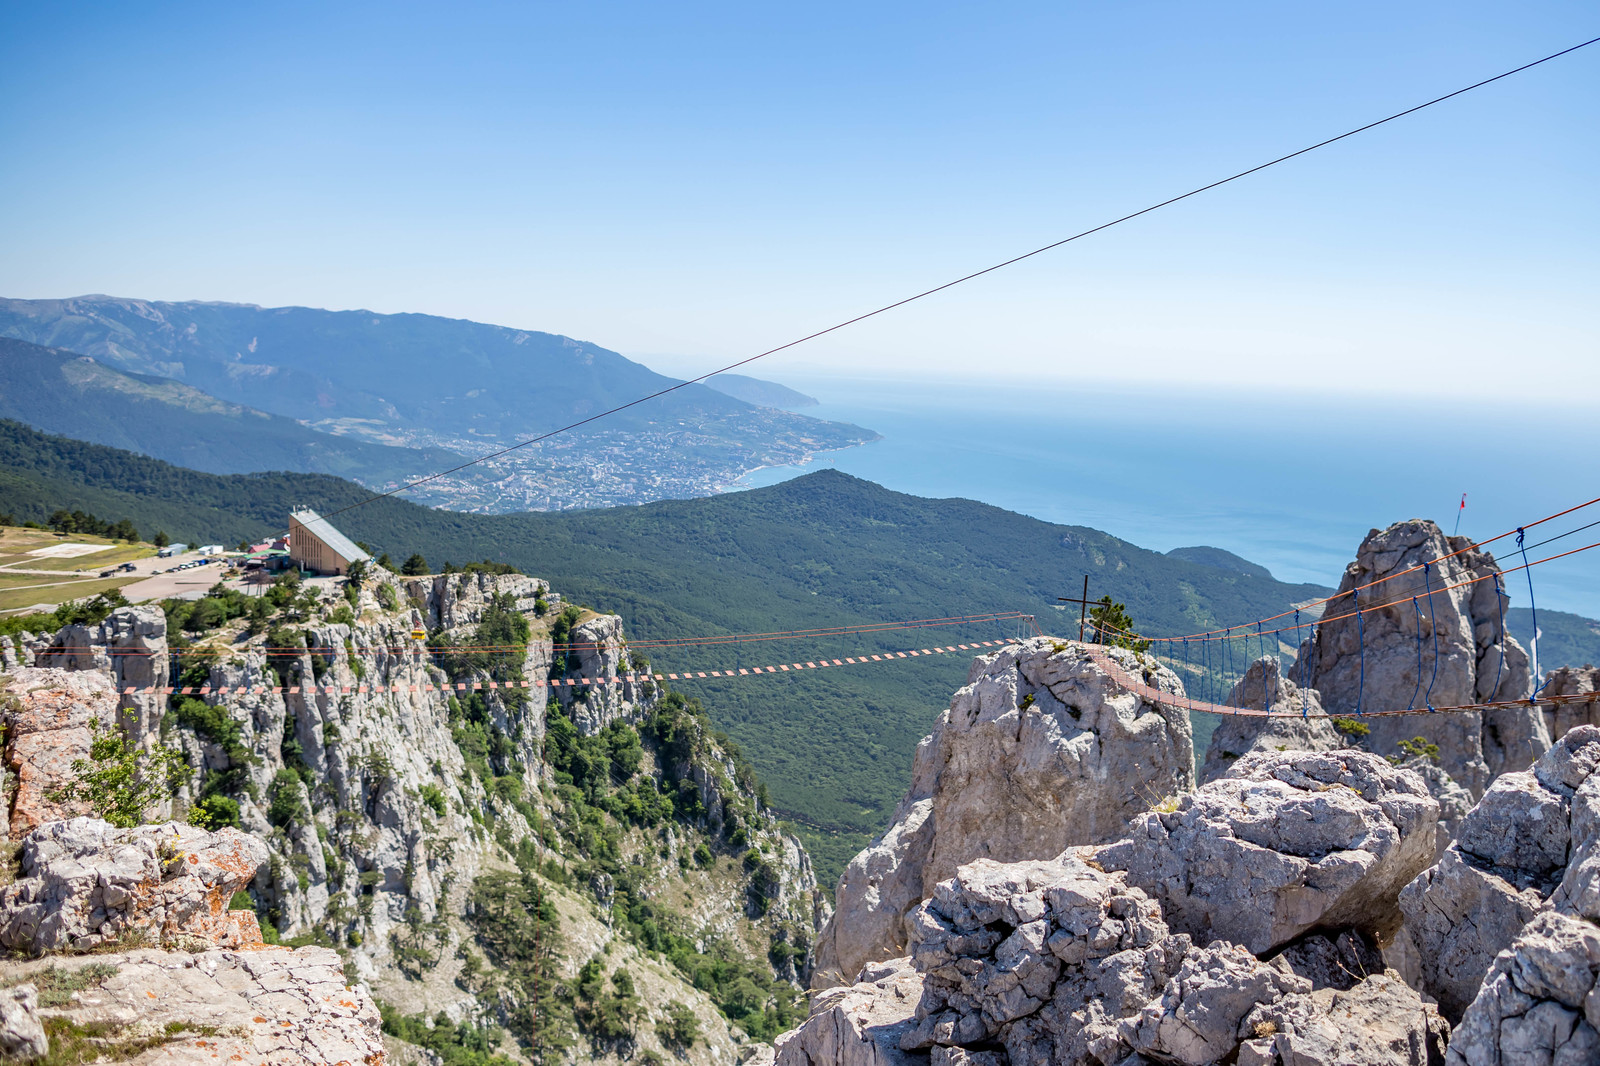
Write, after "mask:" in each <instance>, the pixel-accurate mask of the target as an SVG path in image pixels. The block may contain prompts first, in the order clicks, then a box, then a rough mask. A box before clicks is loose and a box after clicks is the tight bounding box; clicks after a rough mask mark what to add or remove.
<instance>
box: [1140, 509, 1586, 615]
mask: <svg viewBox="0 0 1600 1066" xmlns="http://www.w3.org/2000/svg"><path fill="white" fill-rule="evenodd" d="M1597 503H1600V496H1597V497H1595V498H1594V499H1592V500H1587V501H1585V502H1583V503H1580V504H1574V505H1573V506H1571V507H1568V508H1567V509H1566V510H1564V511H1557V512H1556V513H1555V514H1552V515H1545V516H1544V517H1543V518H1541V519H1538V520H1537V521H1534V522H1527V523H1524V524H1523V525H1520V526H1517V527H1516V528H1515V529H1508V530H1506V531H1505V532H1504V533H1501V534H1499V535H1498V536H1494V537H1490V538H1489V539H1488V540H1478V541H1473V542H1472V543H1471V544H1468V545H1467V546H1466V547H1464V548H1457V549H1456V550H1455V551H1453V552H1450V553H1449V554H1447V555H1441V556H1439V557H1438V558H1436V559H1430V560H1428V562H1427V563H1418V564H1417V565H1415V566H1412V567H1408V568H1407V569H1405V570H1396V571H1395V572H1394V573H1392V574H1385V575H1384V576H1383V577H1380V578H1378V579H1377V580H1376V581H1369V582H1367V583H1366V584H1365V585H1357V586H1356V587H1355V588H1354V589H1351V590H1350V592H1351V593H1357V592H1363V591H1365V590H1366V589H1370V588H1376V587H1378V586H1379V585H1382V584H1384V583H1386V582H1389V581H1393V580H1395V579H1396V578H1401V577H1405V576H1407V575H1408V574H1419V573H1421V572H1422V568H1423V567H1424V566H1427V565H1429V564H1437V563H1442V562H1444V561H1445V560H1446V559H1454V558H1455V557H1456V556H1458V555H1464V554H1466V553H1467V552H1470V551H1476V550H1478V549H1480V548H1482V547H1484V546H1485V545H1488V544H1493V543H1495V542H1496V541H1501V540H1504V539H1506V538H1507V537H1511V536H1515V535H1516V534H1518V533H1521V532H1522V531H1523V530H1527V529H1532V528H1533V527H1534V526H1542V525H1544V524H1545V523H1546V522H1553V521H1555V520H1556V519H1557V518H1562V517H1564V516H1566V515H1569V514H1572V513H1573V512H1574V511H1581V510H1583V509H1584V508H1585V507H1593V506H1594V505H1595V504H1597ZM1595 525H1600V522H1591V523H1589V525H1587V526H1579V527H1578V528H1577V529H1569V530H1567V532H1566V533H1562V534H1559V535H1557V536H1554V537H1551V538H1549V540H1543V541H1540V542H1539V543H1540V544H1548V543H1550V541H1552V540H1560V539H1561V538H1562V537H1565V536H1569V535H1571V534H1573V533H1577V532H1580V531H1581V530H1585V529H1589V528H1591V527H1592V526H1595ZM1551 558H1556V559H1559V558H1561V557H1560V556H1552V557H1551ZM1505 572H1506V573H1508V574H1509V573H1511V572H1512V571H1509V570H1507V571H1505ZM1451 587H1452V588H1453V587H1455V586H1451ZM1343 595H1345V593H1343V592H1335V593H1334V594H1333V595H1332V596H1324V597H1323V598H1322V599H1320V600H1311V601H1309V602H1307V603H1302V604H1300V605H1299V607H1298V610H1305V609H1307V608H1309V607H1315V606H1317V605H1318V604H1321V603H1328V604H1331V603H1332V602H1333V601H1334V600H1336V599H1338V598H1339V597H1340V596H1343ZM1402 598H1404V597H1403V596H1400V597H1396V599H1395V601H1393V602H1398V601H1399V600H1400V599H1402ZM1378 606H1386V605H1385V604H1379V605H1378ZM1296 609H1297V608H1290V609H1289V610H1287V611H1280V612H1278V613H1277V614H1274V615H1269V616H1268V617H1266V618H1262V619H1258V621H1262V622H1275V621H1277V620H1278V619H1280V618H1288V617H1289V616H1290V615H1291V614H1293V613H1294V611H1295V610H1296ZM1365 609H1368V610H1370V609H1372V608H1365ZM1245 624H1246V625H1248V624H1249V623H1245ZM1238 628H1239V627H1238V626H1236V625H1235V626H1229V627H1228V628H1227V629H1226V630H1223V629H1207V630H1205V631H1203V632H1200V633H1185V634H1182V635H1180V636H1174V637H1146V638H1144V639H1146V640H1159V641H1173V640H1183V639H1184V638H1185V637H1188V638H1189V639H1191V640H1202V639H1205V638H1208V637H1217V636H1221V635H1223V634H1225V633H1232V632H1233V631H1234V630H1235V629H1238ZM1275 632H1283V630H1275Z"/></svg>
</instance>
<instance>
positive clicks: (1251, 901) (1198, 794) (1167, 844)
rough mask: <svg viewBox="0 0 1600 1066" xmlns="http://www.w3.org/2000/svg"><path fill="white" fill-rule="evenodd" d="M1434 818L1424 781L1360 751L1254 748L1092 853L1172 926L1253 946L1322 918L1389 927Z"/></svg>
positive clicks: (1430, 847) (1328, 922) (1336, 923)
mask: <svg viewBox="0 0 1600 1066" xmlns="http://www.w3.org/2000/svg"><path fill="white" fill-rule="evenodd" d="M1438 818H1439V805H1438V803H1437V802H1436V801H1435V800H1434V799H1433V797H1432V796H1430V795H1429V794H1428V790H1427V788H1426V786H1425V785H1424V784H1423V782H1422V780H1421V778H1419V777H1418V776H1417V775H1416V774H1414V773H1411V772H1410V771H1408V770H1402V769H1399V768H1397V767H1394V766H1391V765H1389V763H1387V762H1385V761H1384V760H1383V759H1380V758H1378V757H1377V756H1376V755H1372V754H1370V753H1368V752H1362V751H1351V750H1345V751H1337V752H1292V751H1291V752H1256V753H1253V754H1250V755H1247V756H1244V757H1242V758H1241V759H1239V761H1238V762H1236V763H1235V764H1234V765H1233V767H1232V768H1231V769H1230V770H1229V771H1228V776H1226V777H1223V778H1221V779H1219V780H1216V781H1213V782H1211V783H1210V784H1207V785H1202V786H1201V787H1200V788H1199V789H1198V790H1197V791H1195V792H1192V793H1190V794H1188V795H1185V796H1183V797H1181V798H1179V800H1178V801H1177V803H1176V805H1175V806H1174V808H1173V809H1171V810H1154V811H1150V812H1147V813H1146V814H1144V815H1142V816H1141V817H1140V818H1139V819H1138V820H1136V821H1135V823H1134V824H1133V826H1132V827H1131V829H1130V835H1129V837H1128V838H1127V839H1125V840H1122V841H1118V842H1117V843H1115V844H1112V845H1109V846H1106V847H1102V848H1100V849H1099V851H1098V854H1099V858H1100V861H1101V862H1102V863H1104V864H1105V865H1106V867H1107V868H1109V869H1115V870H1125V871H1127V874H1128V881H1129V883H1130V884H1135V885H1138V886H1139V887H1141V888H1143V889H1144V890H1145V891H1146V892H1148V893H1150V895H1151V896H1153V897H1154V898H1156V899H1158V900H1159V901H1160V902H1161V905H1162V910H1163V913H1164V914H1165V915H1166V920H1167V923H1168V924H1169V925H1170V926H1172V927H1173V928H1174V929H1176V930H1179V931H1181V932H1185V933H1188V934H1190V935H1191V936H1193V937H1194V938H1195V939H1196V940H1199V941H1209V940H1211V939H1213V938H1221V939H1224V940H1228V941H1231V942H1233V943H1236V944H1241V945H1243V946H1244V947H1245V948H1248V949H1249V950H1251V951H1253V952H1256V953H1258V954H1261V953H1265V952H1267V951H1269V950H1271V949H1272V948H1274V947H1277V946H1279V945H1282V944H1286V943H1288V942H1289V941H1291V940H1293V939H1294V938H1296V937H1298V936H1300V935H1301V934H1302V933H1305V932H1307V931H1309V930H1311V929H1313V928H1318V927H1321V928H1340V927H1346V926H1353V927H1357V928H1360V929H1362V930H1364V931H1368V932H1373V933H1377V934H1380V935H1381V934H1386V933H1388V932H1391V931H1392V930H1393V928H1394V927H1395V926H1397V925H1398V924H1399V921H1400V913H1399V910H1398V908H1397V906H1396V897H1397V896H1398V895H1399V892H1400V889H1401V888H1402V887H1404V886H1405V885H1406V883H1407V882H1409V881H1410V880H1411V879H1412V878H1413V877H1415V876H1416V875H1417V874H1418V873H1420V872H1421V871H1422V870H1423V869H1424V868H1426V867H1427V866H1428V864H1429V863H1430V862H1432V860H1433V855H1434V846H1435V830H1436V827H1437V825H1438Z"/></svg>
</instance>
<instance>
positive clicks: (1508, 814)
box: [1399, 726, 1600, 1020]
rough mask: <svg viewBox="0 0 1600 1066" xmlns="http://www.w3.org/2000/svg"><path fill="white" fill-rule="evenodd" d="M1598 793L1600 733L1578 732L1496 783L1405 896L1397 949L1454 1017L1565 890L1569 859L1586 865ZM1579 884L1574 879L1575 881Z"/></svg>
mask: <svg viewBox="0 0 1600 1066" xmlns="http://www.w3.org/2000/svg"><path fill="white" fill-rule="evenodd" d="M1580 793H1581V794H1582V795H1583V796H1584V801H1583V803H1582V805H1581V806H1580V807H1579V809H1578V811H1577V814H1576V816H1575V812H1574V803H1575V797H1577V796H1578V795H1579V794H1580ZM1591 795H1593V796H1595V797H1596V798H1597V799H1600V729H1597V728H1595V727H1594V726H1580V727H1578V728H1576V729H1574V730H1572V731H1570V732H1568V733H1567V734H1566V735H1565V736H1563V737H1562V738H1561V739H1560V740H1559V741H1557V742H1556V744H1555V746H1553V747H1552V748H1551V749H1550V750H1549V751H1548V752H1546V753H1545V754H1544V755H1543V756H1542V757H1541V758H1540V759H1539V761H1538V763H1536V764H1535V765H1534V768H1533V769H1532V770H1531V771H1523V772H1519V773H1510V774H1505V775H1503V776H1502V777H1500V778H1498V779H1497V780H1496V781H1495V783H1494V784H1493V786H1491V787H1490V789H1489V791H1488V792H1487V793H1485V794H1484V797H1483V799H1482V800H1481V801H1479V803H1478V805H1477V806H1476V807H1474V808H1473V810H1472V812H1471V813H1470V814H1468V815H1467V816H1466V818H1465V819H1463V820H1462V823H1461V828H1460V830H1459V832H1458V834H1457V839H1456V842H1455V843H1454V844H1453V845H1452V846H1451V847H1450V849H1449V850H1448V851H1447V852H1446V853H1445V856H1444V858H1443V859H1441V860H1440V861H1439V863H1438V864H1437V865H1436V866H1433V867H1431V868H1430V869H1428V870H1426V871H1424V872H1423V873H1422V874H1421V875H1419V876H1418V877H1417V879H1416V880H1415V881H1413V882H1412V883H1411V884H1409V885H1407V886H1406V888H1405V890H1404V891H1403V892H1402V893H1401V895H1400V908H1401V911H1402V912H1403V914H1404V916H1405V928H1404V930H1403V931H1402V934H1401V935H1402V942H1401V944H1400V946H1399V953H1400V956H1401V957H1402V958H1404V959H1406V960H1407V962H1406V969H1411V968H1413V967H1414V968H1415V973H1414V974H1408V975H1407V976H1408V977H1411V978H1412V979H1413V980H1414V982H1415V983H1416V984H1417V986H1418V987H1419V988H1421V989H1422V990H1423V991H1425V992H1427V993H1428V994H1429V995H1431V996H1433V997H1435V998H1436V999H1437V1000H1438V1002H1439V1006H1440V1009H1441V1010H1442V1011H1443V1012H1444V1014H1445V1016H1446V1017H1447V1018H1451V1019H1452V1020H1454V1019H1457V1018H1460V1017H1461V1016H1462V1012H1463V1011H1464V1010H1465V1009H1466V1008H1467V1005H1468V1004H1469V1003H1471V1002H1472V1000H1473V998H1474V997H1475V996H1476V995H1477V994H1478V990H1479V987H1480V985H1481V983H1482V981H1483V977H1484V974H1485V973H1486V972H1487V971H1488V970H1489V967H1490V965H1491V964H1492V963H1493V962H1494V959H1495V957H1496V956H1497V955H1498V954H1499V953H1500V952H1501V951H1503V950H1505V949H1506V948H1509V947H1510V946H1511V945H1512V942H1513V940H1514V939H1515V938H1516V937H1517V935H1518V934H1519V933H1520V932H1521V931H1522V928H1523V926H1524V925H1526V924H1527V923H1528V922H1529V921H1530V920H1531V919H1532V918H1533V917H1534V916H1535V915H1536V914H1538V913H1539V912H1540V911H1541V910H1543V909H1545V907H1546V904H1547V901H1549V900H1550V899H1551V897H1552V896H1553V895H1555V893H1556V890H1557V889H1558V887H1563V882H1564V879H1565V878H1566V875H1567V874H1568V872H1569V856H1573V857H1574V861H1575V863H1576V864H1577V865H1578V866H1580V867H1581V866H1582V861H1583V858H1584V857H1586V856H1587V854H1588V852H1587V850H1586V844H1585V842H1586V841H1587V840H1589V839H1593V838H1600V825H1597V824H1596V823H1600V818H1593V819H1591V817H1590V815H1589V814H1588V811H1589V810H1590V807H1589V801H1588V797H1589V796H1591ZM1575 818H1576V824H1577V827H1578V829H1579V830H1580V836H1579V837H1578V838H1577V840H1576V841H1575V839H1574V833H1573V829H1574V823H1575ZM1581 883H1582V882H1581V881H1580V880H1579V878H1578V875H1577V874H1574V877H1573V881H1572V884H1573V885H1574V886H1576V885H1579V884H1581ZM1572 891H1576V889H1575V888H1574V889H1569V893H1568V894H1570V893H1571V892H1572Z"/></svg>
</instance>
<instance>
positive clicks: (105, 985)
mask: <svg viewBox="0 0 1600 1066" xmlns="http://www.w3.org/2000/svg"><path fill="white" fill-rule="evenodd" d="M0 965H3V967H4V970H3V974H0V975H3V977H4V978H5V979H8V980H18V979H21V980H28V979H30V978H33V979H36V978H37V977H38V975H39V974H41V973H43V972H45V971H47V970H48V969H51V968H55V967H58V966H62V965H63V962H62V961H60V960H55V959H52V960H50V961H49V962H44V961H40V962H31V963H24V964H20V965H19V964H17V963H4V964H0ZM64 965H65V968H66V969H69V970H72V969H78V968H80V967H85V966H94V967H95V968H96V969H97V970H98V971H99V973H101V974H104V973H106V972H107V971H110V976H109V977H100V978H96V979H91V980H88V981H84V982H82V983H83V984H85V985H86V987H85V988H83V990H82V991H80V992H78V993H77V994H76V995H75V996H74V997H73V999H72V1000H71V1001H69V1002H68V1003H67V1005H66V1006H65V1007H60V1008H54V1009H48V1010H42V1011H41V1013H42V1014H44V1015H45V1016H51V1015H59V1016H61V1017H63V1018H66V1019H69V1020H70V1021H72V1022H73V1023H75V1024H76V1025H77V1026H79V1027H80V1030H87V1031H90V1032H94V1033H97V1034H99V1035H98V1037H97V1039H98V1040H99V1041H100V1043H101V1047H102V1048H103V1049H104V1050H105V1052H106V1053H107V1058H108V1059H116V1060H119V1061H125V1062H129V1063H133V1064H136V1066H158V1064H159V1066H190V1064H194V1066H202V1064H215V1063H230V1062H233V1063H237V1062H245V1063H274V1064H279V1063H282V1064H289V1063H295V1064H305V1066H336V1064H346V1066H348V1064H351V1063H366V1064H368V1066H381V1064H382V1063H383V1062H384V1059H385V1053H384V1048H383V1041H382V1036H381V1034H380V1029H379V1016H378V1011H377V1008H376V1007H375V1006H374V1004H373V1002H372V998H371V997H370V996H369V995H368V994H367V993H366V992H365V991H364V990H362V989H360V988H357V987H352V986H350V985H349V984H347V982H346V981H345V978H344V974H343V971H342V968H341V967H342V963H341V961H340V959H339V955H338V953H337V952H335V951H333V950H331V949H329V948H317V947H308V948H300V949H299V950H296V951H290V950H288V949H287V948H270V947H258V948H256V949H255V950H251V951H226V950H210V951H202V952H199V953H190V952H186V951H173V952H167V951H151V950H140V951H132V952H127V953H123V954H103V955H96V956H93V957H92V958H85V959H81V960H65V963H64ZM5 1013H6V1012H4V1011H0V1015H4V1014H5ZM40 1035H41V1037H42V1035H43V1034H42V1033H41V1034H40Z"/></svg>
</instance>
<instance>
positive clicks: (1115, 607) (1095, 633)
mask: <svg viewBox="0 0 1600 1066" xmlns="http://www.w3.org/2000/svg"><path fill="white" fill-rule="evenodd" d="M1089 627H1090V628H1089V632H1088V634H1087V635H1088V638H1089V641H1090V643H1093V644H1110V645H1111V646H1112V647H1114V648H1127V649H1128V650H1129V651H1148V650H1149V648H1150V642H1149V641H1148V640H1145V639H1144V638H1143V637H1141V636H1139V633H1138V631H1137V630H1135V629H1134V628H1133V618H1132V617H1131V616H1130V615H1129V614H1128V607H1127V605H1126V604H1122V603H1117V602H1116V601H1114V600H1113V599H1112V598H1111V597H1110V596H1101V597H1100V602H1099V603H1097V604H1095V605H1094V606H1093V607H1091V608H1089Z"/></svg>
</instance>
